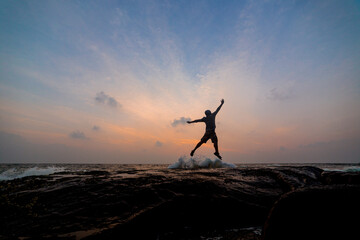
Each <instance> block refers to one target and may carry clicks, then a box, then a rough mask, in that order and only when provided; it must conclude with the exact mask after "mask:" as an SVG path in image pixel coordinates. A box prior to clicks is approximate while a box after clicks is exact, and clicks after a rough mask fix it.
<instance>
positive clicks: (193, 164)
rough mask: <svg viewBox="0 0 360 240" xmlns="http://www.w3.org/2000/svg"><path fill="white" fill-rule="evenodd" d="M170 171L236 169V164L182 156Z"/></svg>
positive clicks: (201, 157) (200, 157) (171, 166)
mask: <svg viewBox="0 0 360 240" xmlns="http://www.w3.org/2000/svg"><path fill="white" fill-rule="evenodd" d="M168 168H169V169H197V168H236V166H235V164H232V163H227V162H223V161H221V160H220V159H214V160H212V159H210V158H206V157H203V156H199V157H191V158H188V157H185V156H182V157H180V158H179V159H178V161H177V162H175V163H173V164H171V165H170V166H169V167H168Z"/></svg>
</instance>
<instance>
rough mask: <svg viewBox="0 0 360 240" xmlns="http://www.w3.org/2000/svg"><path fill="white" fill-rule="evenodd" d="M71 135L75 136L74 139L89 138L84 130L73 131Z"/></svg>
mask: <svg viewBox="0 0 360 240" xmlns="http://www.w3.org/2000/svg"><path fill="white" fill-rule="evenodd" d="M69 137H71V138H73V139H80V140H87V139H89V138H88V137H86V136H85V134H84V133H83V132H80V131H78V130H77V131H73V132H72V133H70V134H69Z"/></svg>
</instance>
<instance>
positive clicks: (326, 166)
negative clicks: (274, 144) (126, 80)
mask: <svg viewBox="0 0 360 240" xmlns="http://www.w3.org/2000/svg"><path fill="white" fill-rule="evenodd" d="M281 166H313V167H318V168H321V169H323V170H324V171H340V172H359V171H360V164H356V163H352V164H351V163H349V164H338V163H335V164H334V163H312V164H298V163H297V164H296V163H294V164H292V163H287V164H268V163H266V164H244V163H241V164H240V163H239V164H234V163H227V162H225V161H221V160H220V159H217V158H214V159H211V158H207V157H203V156H200V157H191V158H190V157H185V156H181V157H179V158H178V160H177V161H174V163H172V164H51V163H48V164H44V163H42V164H0V181H8V180H14V179H19V178H24V177H30V176H45V175H51V174H61V173H66V174H69V173H71V174H73V175H74V174H77V173H84V172H87V171H106V172H108V173H109V174H123V175H131V174H132V173H131V170H132V169H133V170H134V171H141V172H146V171H149V172H151V171H156V170H161V169H213V168H276V167H281ZM121 170H124V173H119V171H121ZM129 170H130V174H129V173H128V171H129Z"/></svg>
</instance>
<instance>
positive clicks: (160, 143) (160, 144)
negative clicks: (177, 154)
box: [155, 141, 163, 147]
mask: <svg viewBox="0 0 360 240" xmlns="http://www.w3.org/2000/svg"><path fill="white" fill-rule="evenodd" d="M162 145H163V143H162V142H160V141H156V142H155V146H156V147H162Z"/></svg>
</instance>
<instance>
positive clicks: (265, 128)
mask: <svg viewBox="0 0 360 240" xmlns="http://www.w3.org/2000/svg"><path fill="white" fill-rule="evenodd" d="M359 42H360V4H359V2H358V1H2V2H1V3H0V119H1V124H0V131H1V132H2V137H3V138H4V139H5V140H4V141H2V142H5V143H4V144H8V143H6V139H7V138H9V136H10V135H11V136H14V139H22V141H20V142H21V143H20V142H19V143H18V148H24V149H31V148H32V149H36V151H35V150H26V151H31V154H30V155H34V156H39V157H37V159H34V158H31V159H30V158H29V159H28V158H27V157H26V156H18V155H16V154H15V155H14V153H12V152H9V151H8V150H6V151H5V150H4V149H5V148H6V147H5V145H4V147H3V149H2V152H1V155H0V157H1V159H0V161H1V162H9V161H10V162H12V161H17V162H24V161H25V162H26V161H42V162H49V161H50V162H51V161H52V160H51V159H52V157H53V156H55V155H58V154H57V151H58V150H57V149H64V148H66V149H68V152H72V153H74V154H70V155H69V156H67V157H66V158H67V160H62V159H58V158H56V159H57V160H56V161H69V162H99V161H100V162H102V161H103V162H120V163H123V162H126V163H131V162H136V163H138V162H141V163H151V162H156V163H158V162H160V163H167V162H173V161H174V159H176V158H177V157H178V156H180V155H182V154H187V152H189V151H190V150H191V149H192V148H193V145H194V144H196V142H197V141H198V139H200V138H201V136H202V134H203V133H202V132H203V126H201V125H196V126H193V125H191V126H187V125H182V124H179V125H177V126H176V127H174V126H173V125H172V124H171V123H172V122H174V121H176V120H178V119H181V118H182V117H184V118H191V119H195V118H199V117H202V115H203V111H204V110H205V109H208V108H209V109H215V108H216V107H217V105H218V104H219V102H220V99H221V98H225V102H226V103H225V105H224V109H223V110H222V112H221V115H219V117H218V136H219V139H220V149H221V150H222V152H223V155H224V156H225V157H226V159H227V160H228V161H230V162H292V161H296V162H314V161H315V162H318V161H320V162H327V161H331V162H337V161H339V162H344V161H350V162H358V161H359V160H360V159H359V158H360V153H359V150H358V143H359V139H360V126H359V122H360V121H359V120H360V111H359V109H360V108H359V102H360V79H359V76H360V70H359V67H358V66H359V65H360V45H359V44H358V43H359ZM99 96H101V99H102V100H100V101H99ZM111 103H113V104H111ZM94 126H97V128H95V129H97V130H96V131H94V130H93V129H94ZM9 134H10V135H9ZM73 136H77V137H73ZM345 143H346V144H345ZM16 144H17V142H16V141H15V140H14V142H13V143H12V147H14V146H17V145H16ZM49 144H51V146H52V148H49ZM34 146H36V147H34ZM304 146H311V147H310V148H311V149H310V150H309V148H306V147H304ZM15 148H16V147H15ZM211 148H212V146H211V144H209V143H208V144H207V145H206V146H205V147H204V148H203V149H201V150H200V152H199V154H202V155H206V156H207V155H209V154H212V152H211V151H212V149H211ZM6 149H10V148H6ZM44 149H53V150H51V151H50V150H47V151H48V153H47V155H46V154H45V155H44V154H43V155H41V151H45V150H44ZM89 149H91V151H89ZM334 149H336V150H334ZM330 150H331V151H330ZM26 151H25V150H24V152H26ZM334 151H335V152H334ZM119 155H121V156H123V158H121V159H119V158H118V157H117V156H119ZM27 156H29V154H27ZM40 156H41V157H40ZM98 156H106V157H104V158H103V160H99V157H98ZM334 156H335V157H334Z"/></svg>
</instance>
